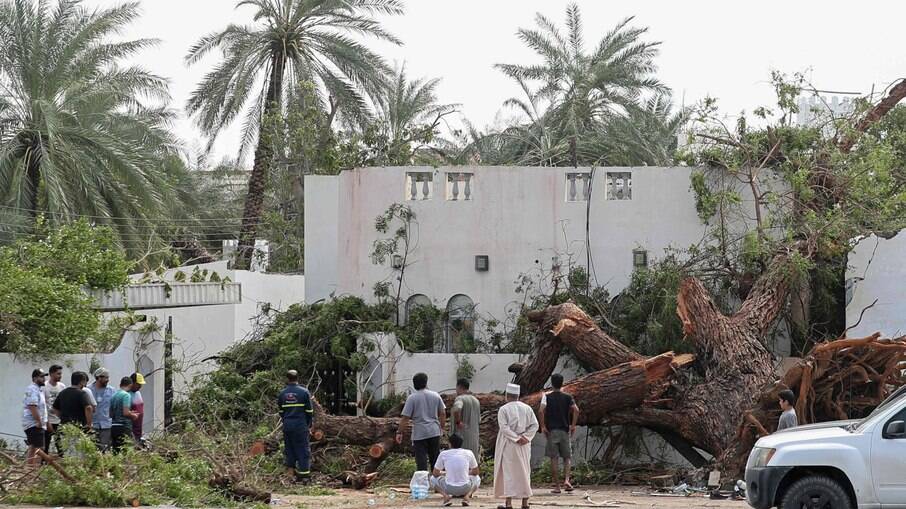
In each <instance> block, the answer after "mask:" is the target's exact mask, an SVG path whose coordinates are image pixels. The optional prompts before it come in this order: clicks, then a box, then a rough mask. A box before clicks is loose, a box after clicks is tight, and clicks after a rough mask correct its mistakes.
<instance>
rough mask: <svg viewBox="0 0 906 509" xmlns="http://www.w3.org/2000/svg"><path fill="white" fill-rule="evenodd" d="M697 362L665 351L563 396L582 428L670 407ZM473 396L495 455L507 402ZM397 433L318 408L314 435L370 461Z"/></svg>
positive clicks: (387, 425)
mask: <svg viewBox="0 0 906 509" xmlns="http://www.w3.org/2000/svg"><path fill="white" fill-rule="evenodd" d="M693 360H694V356H693V355H690V354H683V355H675V354H674V353H673V352H667V353H663V354H661V355H658V356H656V357H651V358H650V359H641V360H637V361H632V362H627V363H623V364H620V365H618V366H615V367H613V368H611V369H608V370H602V371H597V372H594V373H591V374H589V375H585V376H582V377H579V378H576V379H575V380H573V381H571V382H569V383H567V384H564V385H563V391H565V392H568V393H569V394H571V395H572V396H573V398H574V399H575V401H576V404H577V405H578V406H579V408H580V409H582V412H581V413H580V414H579V424H580V425H588V424H597V423H600V422H603V421H604V420H605V419H606V418H607V415H608V413H609V412H611V411H616V410H621V409H627V408H635V407H637V406H639V405H641V404H643V403H644V402H645V401H649V400H650V401H655V403H653V404H654V405H657V406H665V405H669V403H670V402H669V400H668V399H665V398H664V397H663V393H664V392H665V391H666V390H667V388H668V387H670V384H671V382H672V380H673V378H674V375H675V374H676V373H677V372H680V371H682V370H683V369H685V368H687V367H689V366H690V365H691V364H692V362H693ZM542 395H543V393H541V392H535V393H532V394H529V395H526V396H525V397H523V398H521V401H522V402H523V403H525V404H527V405H529V406H531V407H532V408H534V409H536V410H537V409H538V408H539V406H540V404H541V396H542ZM475 396H476V397H478V399H479V402H480V403H481V414H482V415H481V427H480V433H481V444H482V445H483V446H484V447H485V448H486V449H488V450H493V448H494V442H495V441H496V439H497V411H498V410H499V409H500V407H501V406H503V405H504V404H505V403H506V399H505V397H504V396H503V395H499V394H476V395H475ZM445 399H446V403H447V406H449V403H450V402H451V399H452V396H445ZM398 428H399V418H398V417H342V416H334V415H329V414H326V413H324V412H323V410H322V409H321V408H320V406H317V405H316V406H315V422H314V429H315V430H323V431H324V433H325V437H327V440H330V441H340V442H344V443H348V444H355V445H361V446H368V447H369V448H370V449H369V451H370V453H369V455H370V456H371V457H372V458H375V457H376V456H378V457H379V456H381V455H382V454H383V453H384V452H385V451H386V452H389V449H391V448H389V447H387V446H386V443H387V439H388V438H390V437H393V436H394V435H395V434H396V430H397V429H398ZM445 432H446V430H445ZM409 443H410V437H409V430H405V431H404V436H403V444H409ZM372 452H373V453H374V454H372ZM384 456H386V454H384Z"/></svg>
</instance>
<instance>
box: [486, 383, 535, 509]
mask: <svg viewBox="0 0 906 509" xmlns="http://www.w3.org/2000/svg"><path fill="white" fill-rule="evenodd" d="M506 399H507V403H506V404H505V405H503V406H502V407H500V410H498V411H497V427H498V432H497V445H496V446H495V448H494V496H495V497H498V498H506V505H505V506H500V507H507V508H510V507H513V505H512V504H513V499H514V498H521V499H522V507H528V499H529V497H531V496H532V470H531V465H530V463H531V459H532V438H534V437H535V433H537V432H538V420H537V419H536V418H535V412H534V411H533V410H532V407H530V406H528V405H526V404H525V403H523V402H521V401H519V386H518V385H515V384H507V387H506Z"/></svg>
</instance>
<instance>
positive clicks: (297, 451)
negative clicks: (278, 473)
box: [277, 369, 315, 480]
mask: <svg viewBox="0 0 906 509" xmlns="http://www.w3.org/2000/svg"><path fill="white" fill-rule="evenodd" d="M277 408H278V409H279V411H280V418H281V419H282V420H283V448H284V458H285V460H286V461H285V463H284V464H285V465H286V475H287V477H289V479H290V480H294V479H295V478H296V475H297V474H298V475H301V476H302V477H303V479H306V478H307V477H308V476H309V475H310V474H311V468H310V462H311V449H310V448H309V445H308V430H309V429H310V428H311V423H312V421H313V420H314V415H315V413H314V407H312V404H311V395H310V394H309V393H308V389H306V388H305V387H302V386H301V385H299V373H298V372H297V371H296V370H294V369H291V370H289V371H287V372H286V388H285V389H283V391H282V392H280V395H279V396H278V397H277ZM297 468H298V470H297Z"/></svg>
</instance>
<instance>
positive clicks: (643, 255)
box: [632, 249, 648, 269]
mask: <svg viewBox="0 0 906 509" xmlns="http://www.w3.org/2000/svg"><path fill="white" fill-rule="evenodd" d="M632 266H633V267H635V268H637V269H644V268H645V267H647V266H648V251H645V250H644V249H633V250H632Z"/></svg>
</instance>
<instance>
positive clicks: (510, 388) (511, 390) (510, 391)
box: [506, 384, 521, 396]
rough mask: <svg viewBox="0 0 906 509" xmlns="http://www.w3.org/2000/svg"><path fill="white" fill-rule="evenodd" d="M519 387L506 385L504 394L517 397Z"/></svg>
mask: <svg viewBox="0 0 906 509" xmlns="http://www.w3.org/2000/svg"><path fill="white" fill-rule="evenodd" d="M520 389H521V388H520V387H519V386H518V385H516V384H506V393H507V394H512V395H513V396H518V395H519V391H520Z"/></svg>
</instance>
